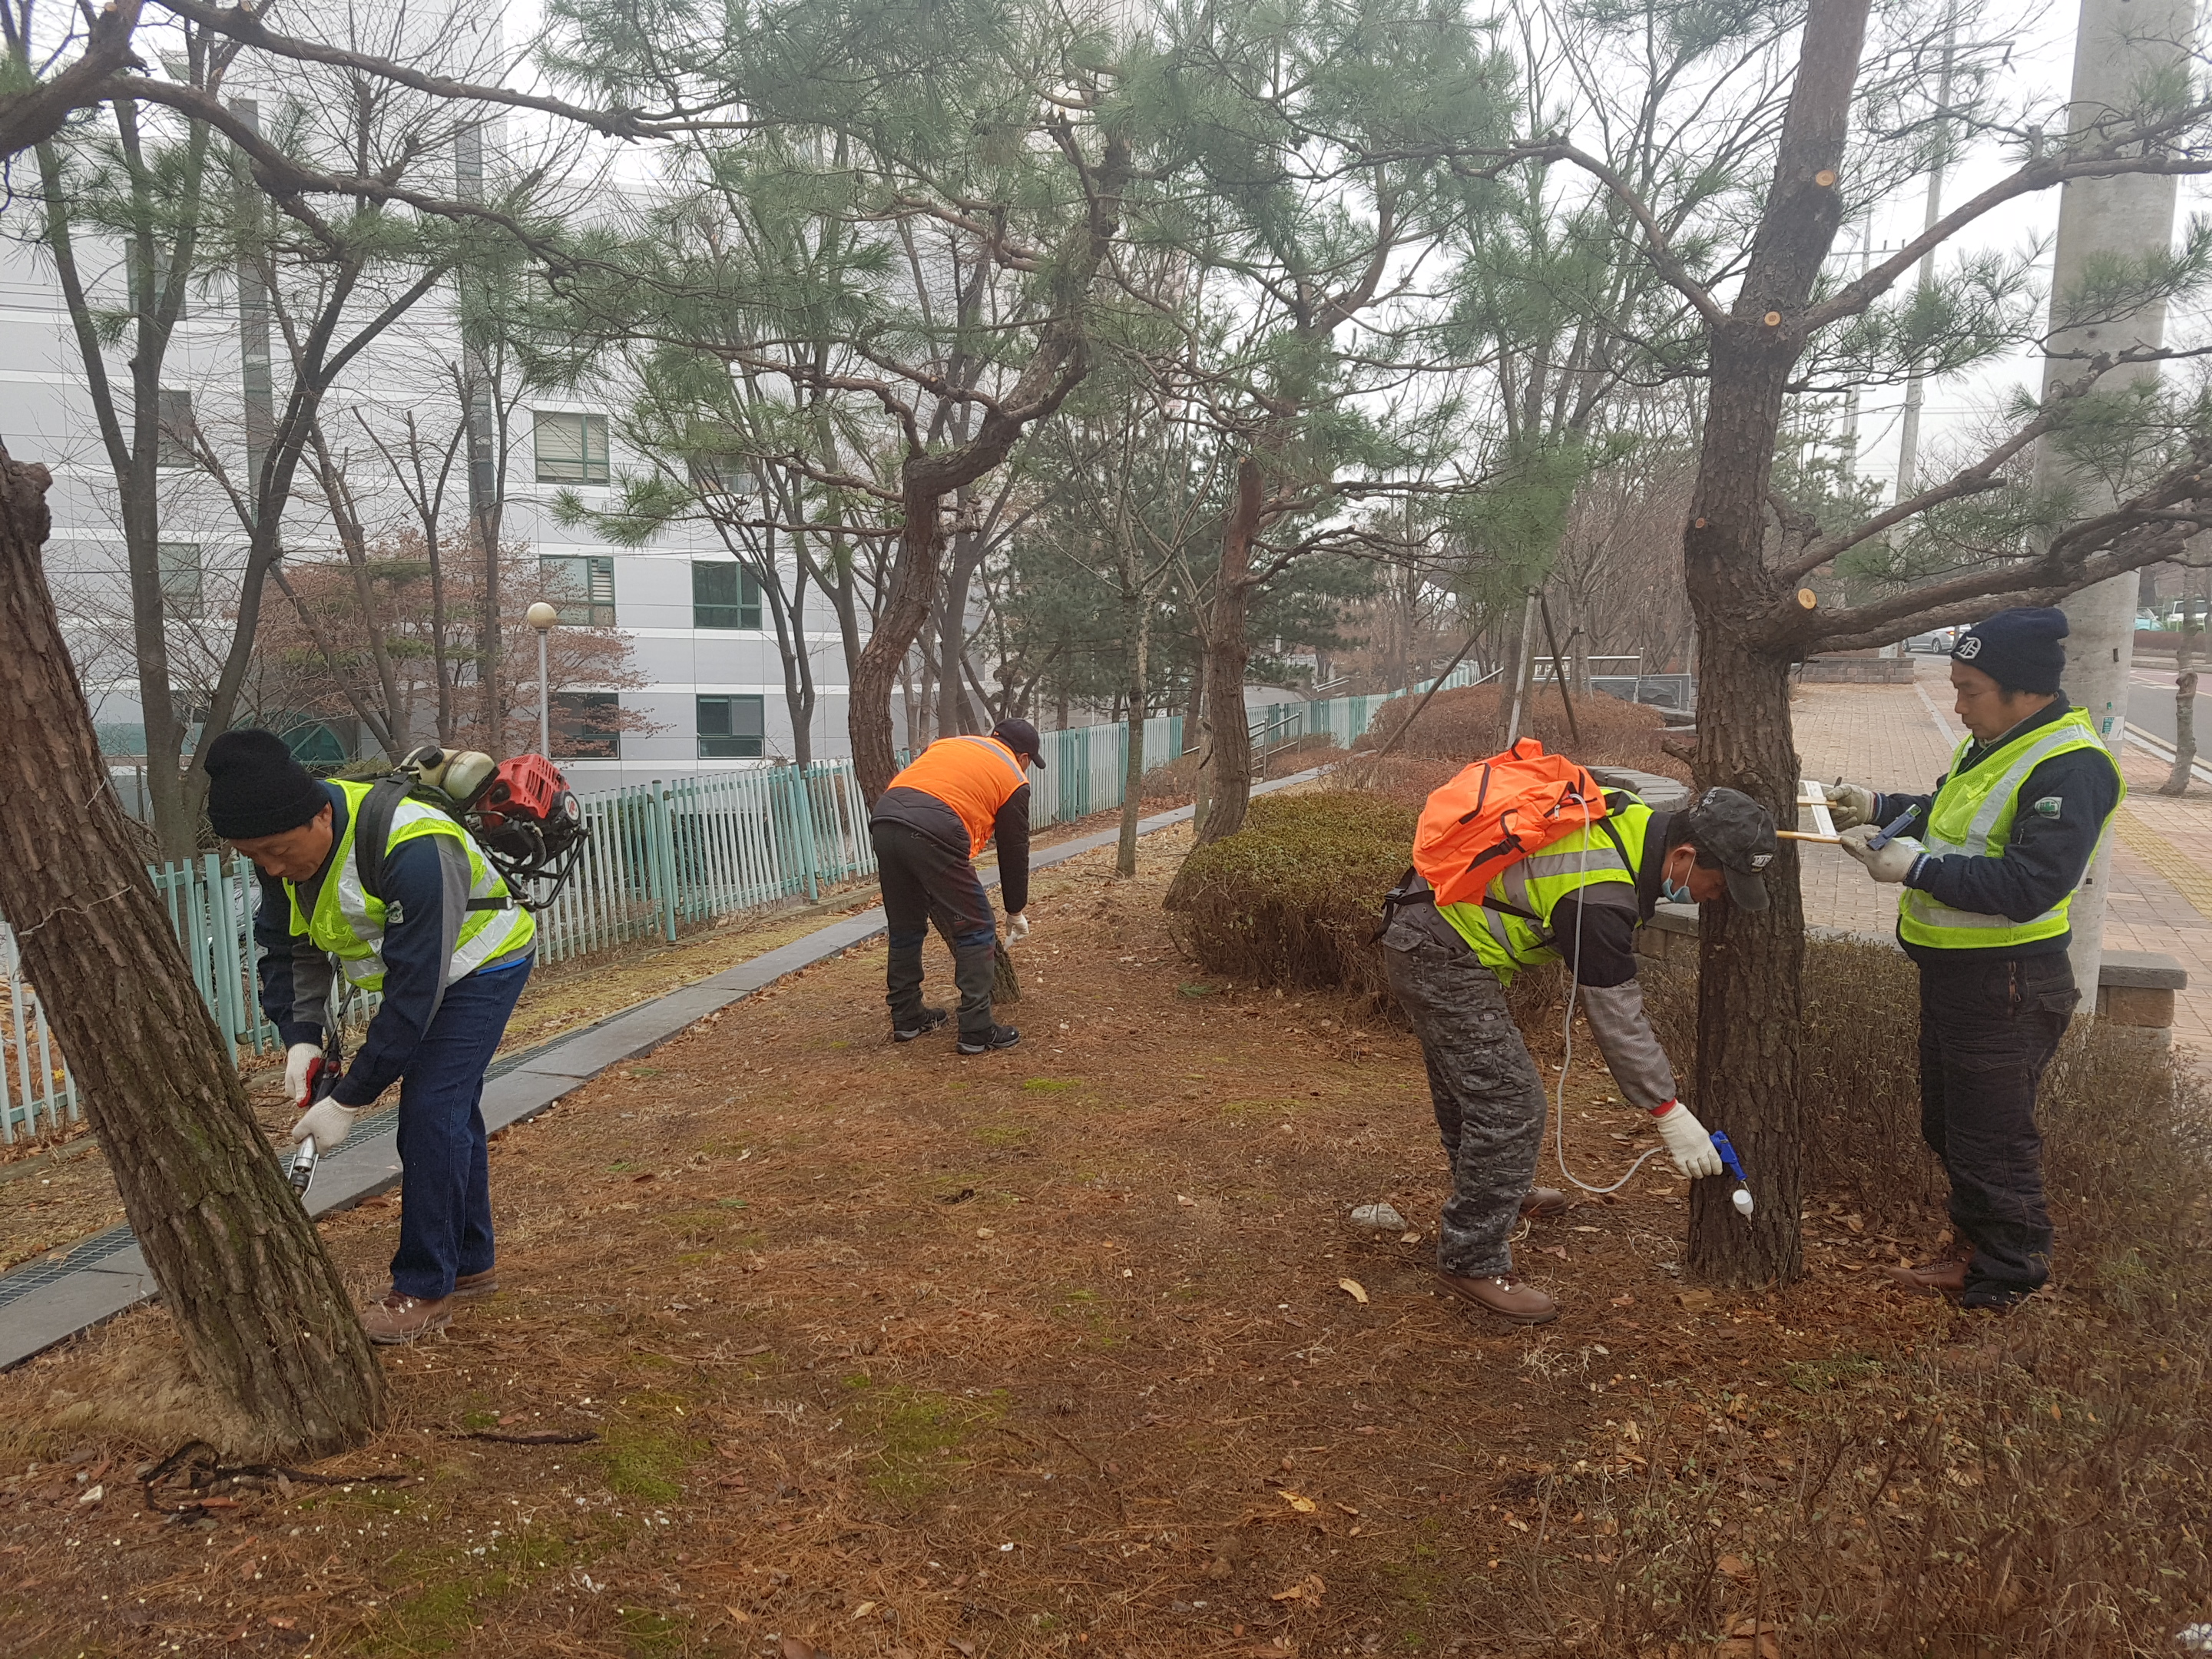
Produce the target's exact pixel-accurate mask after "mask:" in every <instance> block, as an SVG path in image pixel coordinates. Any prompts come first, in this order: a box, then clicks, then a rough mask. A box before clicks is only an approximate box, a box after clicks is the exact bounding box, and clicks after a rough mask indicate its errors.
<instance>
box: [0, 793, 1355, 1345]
mask: <svg viewBox="0 0 2212 1659" xmlns="http://www.w3.org/2000/svg"><path fill="white" fill-rule="evenodd" d="M1316 776H1318V773H1316V772H1310V771H1309V772H1299V773H1295V774H1293V775H1291V776H1289V777H1286V778H1276V779H1273V780H1271V781H1268V782H1266V783H1260V784H1255V785H1254V786H1253V789H1252V793H1254V794H1255V795H1262V794H1270V793H1273V792H1274V791H1276V790H1279V789H1287V788H1290V787H1292V786H1294V785H1297V784H1300V783H1305V782H1310V781H1312V780H1313V779H1314V778H1315V777H1316ZM1190 816H1191V809H1190V808H1189V807H1188V806H1182V807H1177V808H1176V810H1175V811H1170V812H1162V813H1158V814H1157V815H1155V816H1154V817H1148V818H1141V819H1139V821H1138V824H1137V829H1138V833H1139V834H1140V835H1151V834H1152V833H1153V832H1154V831H1156V830H1160V829H1167V828H1169V827H1170V826H1171V825H1174V824H1178V823H1188V822H1189V820H1190ZM1119 838H1120V831H1119V830H1118V829H1104V830H1101V831H1099V832H1097V834H1095V835H1089V836H1079V837H1077V838H1076V839H1075V840H1073V841H1067V842H1060V843H1059V844H1058V845H1056V846H1054V847H1050V848H1042V849H1040V850H1039V851H1038V852H1037V853H1036V854H1035V856H1034V857H1033V858H1032V859H1031V860H1030V863H1031V867H1032V868H1034V869H1039V870H1042V869H1048V868H1049V867H1051V866H1054V865H1056V864H1064V863H1066V862H1067V861H1068V860H1070V859H1076V858H1080V857H1081V856H1083V854H1085V853H1093V852H1097V850H1098V849H1099V848H1104V847H1111V846H1112V845H1114V843H1115V841H1117V840H1118V839H1119ZM981 873H982V878H983V880H984V882H985V884H987V885H990V884H996V882H997V881H998V878H999V877H998V872H997V871H996V870H994V869H991V868H988V867H986V868H985V869H984V870H983V871H982V872H981ZM883 931H884V913H883V911H882V910H881V909H879V908H878V909H872V910H866V911H864V912H862V913H861V914H860V915H854V916H848V917H846V918H845V919H844V920H842V921H835V922H832V923H830V924H829V926H828V927H821V928H817V930H816V931H815V932H813V933H809V934H807V935H806V936H805V938H804V939H794V940H793V941H792V942H791V943H790V944H788V945H781V946H779V947H778V948H776V949H775V950H773V951H766V952H764V953H763V954H762V955H760V956H757V957H753V958H752V959H751V960H750V961H749V962H741V963H738V965H737V966H736V967H734V968H731V969H726V970H724V971H723V972H721V973H719V974H716V975H713V976H712V977H711V978H708V979H703V980H701V981H699V982H698V983H696V984H695V985H689V986H686V987H684V989H682V990H680V991H672V992H671V993H669V994H667V995H665V996H662V997H657V998H655V999H654V1000H652V1001H650V1002H647V1003H641V1004H640V1005H639V1006H637V1007H635V1008H632V1009H629V1010H628V1011H626V1012H623V1013H620V1014H617V1015H615V1016H614V1017H613V1018H611V1019H607V1020H604V1021H602V1022H600V1023H599V1024H597V1025H593V1026H590V1027H587V1028H586V1029H585V1030H581V1031H579V1032H577V1033H576V1034H575V1035H574V1036H568V1037H565V1038H563V1039H562V1040H561V1041H560V1042H556V1043H552V1044H550V1045H549V1046H548V1047H546V1048H542V1049H540V1050H538V1052H536V1053H535V1054H530V1055H528V1056H526V1057H525V1058H524V1060H522V1061H521V1063H520V1064H519V1065H516V1066H513V1067H512V1068H510V1069H507V1070H505V1071H503V1072H501V1073H498V1074H497V1075H495V1076H494V1077H492V1078H491V1079H490V1080H489V1081H488V1082H487V1083H486V1084H485V1085H484V1093H483V1116H484V1127H485V1128H486V1129H487V1130H489V1131H490V1132H492V1133H497V1132H498V1131H500V1130H501V1129H504V1128H506V1127H507V1126H508V1125H509V1124H511V1123H519V1122H520V1121H523V1120H524V1119H526V1118H530V1117H534V1116H536V1115H538V1113H540V1112H542V1111H544V1109H546V1108H547V1107H549V1106H550V1105H552V1104H553V1103H555V1102H556V1101H558V1100H560V1099H561V1098H562V1097H563V1096H565V1095H568V1094H569V1093H571V1092H573V1091H575V1090H577V1089H579V1088H581V1087H582V1086H583V1085H585V1084H586V1083H587V1082H589V1081H590V1080H591V1079H593V1078H595V1077H598V1076H599V1074H600V1073H603V1072H605V1071H607V1070H609V1069H611V1067H613V1066H620V1065H623V1064H624V1063H626V1062H628V1061H629V1060H635V1059H637V1058H638V1057H639V1056H640V1055H642V1054H650V1053H651V1052H652V1051H653V1049H655V1048H659V1046H660V1045H661V1044H662V1043H664V1042H667V1041H668V1040H669V1039H670V1038H671V1037H673V1036H676V1035H678V1033H679V1032H681V1031H684V1030H687V1029H688V1028H690V1026H691V1025H693V1024H696V1023H697V1022H698V1021H700V1020H702V1019H704V1018H707V1017H708V1015H709V1014H713V1013H716V1012H720V1010H722V1009H724V1008H726V1007H728V1006H730V1005H731V1004H732V1003H734V1002H738V1001H742V1000H744V998H746V997H748V996H750V995H751V994H753V993H754V992H756V991H760V990H764V989H765V988H767V987H769V986H770V985H773V984H774V983H775V981H778V980H780V979H782V978H783V977H785V976H786V975H790V974H794V973H797V972H798V971H799V969H802V968H808V967H811V966H812V965H813V964H814V963H817V962H826V961H827V960H829V958H830V957H834V956H836V955H837V954H838V953H839V952H840V951H848V950H850V949H851V948H852V947H853V946H854V945H865V944H866V943H868V942H869V941H870V940H872V939H875V938H876V937H877V936H878V935H879V934H880V933H882V932H883ZM398 1184H399V1149H398V1113H397V1109H396V1108H386V1109H384V1110H381V1111H379V1112H376V1113H374V1115H369V1116H366V1117H364V1118H362V1120H361V1121H360V1123H359V1125H358V1126H357V1127H356V1128H355V1130H354V1132H353V1133H352V1134H351V1135H349V1137H347V1139H346V1144H345V1145H344V1146H341V1147H340V1148H339V1149H338V1150H337V1152H333V1153H331V1155H330V1156H329V1157H327V1158H325V1159H324V1160H323V1162H322V1164H321V1166H320V1167H319V1169H318V1170H316V1171H315V1181H314V1185H313V1188H311V1189H310V1190H309V1192H308V1195H307V1208H308V1210H309V1212H310V1213H312V1214H314V1215H317V1216H323V1215H328V1214H330V1213H331V1212H334V1211H337V1210H345V1209H350V1208H351V1207H352V1206H355V1205H356V1204H358V1203H360V1202H361V1201H362V1200H363V1199H365V1198H369V1197H372V1196H374V1194H378V1193H381V1192H386V1191H388V1190H389V1189H391V1188H393V1187H396V1186H398ZM159 1293H160V1291H159V1286H157V1285H155V1282H154V1276H153V1274H152V1273H151V1272H150V1271H149V1269H148V1267H147V1266H146V1258H145V1256H144V1255H143V1254H142V1253H141V1252H140V1250H139V1249H138V1245H137V1241H136V1240H135V1239H134V1238H133V1237H132V1236H131V1230H130V1228H128V1227H127V1226H125V1227H113V1228H111V1229H109V1230H108V1231H106V1232H104V1233H99V1234H95V1235H94V1237H90V1238H88V1239H85V1240H82V1242H80V1243H77V1244H76V1245H75V1246H73V1247H71V1248H70V1249H68V1250H67V1251H65V1252H63V1253H61V1254H59V1255H54V1254H49V1255H46V1256H42V1257H40V1259H39V1260H38V1261H32V1262H28V1263H26V1264H25V1265H24V1266H22V1267H18V1268H17V1269H16V1270H15V1272H13V1273H9V1274H7V1275H6V1276H4V1277H0V1370H6V1369H7V1368H9V1366H13V1365H18V1364H21V1363H22V1362H23V1361H24V1360H26V1359H28V1358H31V1356H32V1355H33V1354H36V1353H38V1352H41V1351H43V1350H44V1349H46V1348H49V1347H52V1346H53V1345H54V1344H55V1343H57V1342H61V1341H64V1340H67V1339H69V1338H70V1337H72V1336H74V1335H76V1334H77V1333H78V1332H80V1331H82V1330H87V1329H89V1328H91V1327H92V1326H94V1325H96V1324H99V1323H100V1322H102V1321H103V1320H108V1319H112V1318H113V1317H114V1316H116V1315H118V1314H119V1313H123V1312H125V1311H126V1310H129V1309H131V1308H134V1307H137V1305H138V1304H140V1303H142V1302H148V1301H150V1300H152V1299H153V1298H154V1297H155V1296H157V1295H158V1294H159Z"/></svg>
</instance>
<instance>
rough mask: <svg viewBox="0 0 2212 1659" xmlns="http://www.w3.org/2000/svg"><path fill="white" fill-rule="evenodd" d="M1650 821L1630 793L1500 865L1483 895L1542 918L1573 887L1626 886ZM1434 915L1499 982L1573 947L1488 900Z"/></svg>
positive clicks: (1441, 906)
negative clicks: (1619, 804) (1537, 849)
mask: <svg viewBox="0 0 2212 1659" xmlns="http://www.w3.org/2000/svg"><path fill="white" fill-rule="evenodd" d="M1650 822H1651V809H1650V807H1648V806H1646V805H1644V803H1643V802H1642V801H1640V800H1636V799H1631V800H1630V803H1629V805H1627V806H1626V808H1625V809H1624V810H1622V811H1619V812H1615V813H1613V815H1612V816H1611V817H1609V818H1607V819H1606V820H1604V821H1603V822H1602V823H1594V824H1591V825H1589V827H1588V828H1586V829H1577V830H1576V831H1575V832H1574V833H1573V834H1572V835H1571V836H1562V837H1561V838H1560V839H1559V840H1558V841H1555V842H1553V843H1552V844H1551V845H1550V846H1549V847H1547V848H1545V849H1544V850H1543V851H1542V852H1541V853H1537V854H1532V855H1531V856H1530V857H1528V858H1525V859H1522V860H1518V861H1517V862H1516V863H1513V864H1509V865H1507V866H1505V868H1504V870H1503V871H1501V872H1499V873H1498V877H1497V878H1496V879H1494V880H1493V881H1492V883H1491V884H1490V886H1489V888H1488V890H1487V895H1486V896H1489V897H1491V898H1493V899H1498V900H1502V901H1504V902H1505V903H1507V904H1510V905H1511V906H1513V907H1514V908H1515V909H1516V910H1526V911H1527V912H1528V915H1531V916H1534V917H1537V918H1539V919H1540V921H1542V920H1548V919H1549V918H1550V916H1551V914H1552V911H1553V908H1556V907H1557V906H1558V904H1559V901H1560V900H1562V899H1564V898H1565V897H1566V896H1568V895H1569V894H1570V893H1572V892H1573V891H1575V890H1576V889H1577V888H1580V887H1590V886H1595V885H1596V884H1598V883H1600V882H1626V883H1627V884H1629V885H1630V886H1631V887H1634V886H1635V884H1636V877H1637V866H1636V865H1635V863H1634V860H1638V859H1640V858H1642V857H1643V853H1644V828H1645V826H1646V825H1647V824H1649V823H1650ZM1607 823H1610V824H1611V825H1612V826H1613V833H1614V834H1616V835H1618V836H1620V842H1621V845H1622V846H1623V847H1626V848H1628V853H1629V857H1628V860H1626V861H1625V860H1623V859H1622V858H1621V856H1620V851H1619V849H1618V848H1615V847H1614V846H1613V836H1611V835H1607V833H1606V829H1605V825H1606V824H1607ZM1437 915H1440V916H1442V917H1443V919H1444V920H1445V921H1449V923H1451V925H1452V926H1453V927H1455V928H1456V929H1457V930H1458V932H1459V936H1460V937H1461V938H1462V939H1465V940H1466V941H1467V943H1468V949H1469V950H1471V951H1474V954H1475V955H1476V956H1477V957H1480V958H1481V960H1482V963H1483V966H1485V967H1486V968H1488V969H1490V970H1491V971H1492V973H1494V974H1496V975H1498V979H1499V980H1500V981H1502V982H1504V983H1505V984H1509V985H1510V984H1511V983H1512V982H1513V976H1514V975H1516V974H1517V973H1519V972H1520V971H1521V970H1522V969H1523V968H1533V967H1534V966H1536V965H1537V964H1538V963H1546V962H1558V961H1559V960H1560V959H1561V958H1562V957H1564V956H1565V954H1566V952H1567V951H1571V950H1572V949H1573V948H1574V941H1573V940H1571V939H1569V940H1567V941H1566V942H1565V945H1564V946H1562V945H1560V944H1559V942H1558V941H1556V940H1554V939H1553V938H1552V936H1551V935H1550V934H1549V933H1547V932H1546V931H1544V929H1543V928H1542V927H1540V926H1539V925H1538V922H1536V921H1529V920H1528V917H1525V916H1516V915H1512V914H1511V913H1510V912H1508V911H1504V910H1496V909H1492V908H1490V907H1489V906H1488V905H1485V904H1439V905H1438V906H1437Z"/></svg>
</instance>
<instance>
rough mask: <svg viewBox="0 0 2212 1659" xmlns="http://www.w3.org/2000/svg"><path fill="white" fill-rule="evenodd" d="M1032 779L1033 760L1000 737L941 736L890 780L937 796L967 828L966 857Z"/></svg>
mask: <svg viewBox="0 0 2212 1659" xmlns="http://www.w3.org/2000/svg"><path fill="white" fill-rule="evenodd" d="M1029 781H1030V769H1029V763H1027V762H1025V761H1024V760H1023V759H1022V757H1020V756H1019V755H1017V754H1016V753H1015V752H1014V751H1013V750H1011V749H1009V748H1007V747H1006V744H1003V743H1000V741H999V740H998V739H997V738H974V737H959V738H939V739H938V740H937V741H936V742H935V743H933V744H930V745H929V747H928V748H927V749H925V750H922V751H921V753H920V754H919V755H916V756H915V757H914V763H913V764H912V765H910V766H908V768H907V769H906V770H905V771H903V772H902V773H900V774H899V775H897V776H896V777H895V778H893V779H892V780H891V781H890V787H892V788H894V789H919V790H921V793H923V794H925V795H934V796H936V797H937V799H939V800H941V801H943V802H944V803H945V805H947V806H949V807H951V809H952V810H953V811H955V812H957V813H958V814H959V815H960V822H961V823H963V824H965V825H967V827H968V843H969V845H968V855H969V857H970V858H973V857H974V856H975V854H978V853H980V852H981V851H982V850H983V848H985V847H986V846H987V844H988V843H989V842H990V839H991V829H992V825H993V824H994V823H995V822H996V820H997V818H998V816H999V809H1000V807H1001V806H1004V805H1006V803H1007V802H1008V801H1010V800H1012V799H1013V797H1014V792H1015V791H1016V790H1017V789H1021V788H1024V787H1027V785H1028V783H1029Z"/></svg>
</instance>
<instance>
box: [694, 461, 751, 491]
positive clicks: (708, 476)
mask: <svg viewBox="0 0 2212 1659" xmlns="http://www.w3.org/2000/svg"><path fill="white" fill-rule="evenodd" d="M688 465H689V466H690V471H691V488H692V489H696V490H697V491H698V492H699V493H700V494H701V495H731V496H735V497H736V498H737V499H738V501H750V500H751V499H752V498H753V495H754V493H755V491H754V486H753V475H752V469H751V468H750V467H749V466H748V465H745V459H744V456H742V455H694V456H692V457H691V458H690V461H689V463H688Z"/></svg>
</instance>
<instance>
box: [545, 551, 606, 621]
mask: <svg viewBox="0 0 2212 1659" xmlns="http://www.w3.org/2000/svg"><path fill="white" fill-rule="evenodd" d="M538 576H539V579H540V580H542V581H543V582H544V586H545V597H546V598H547V599H550V600H551V601H552V602H553V605H554V608H555V609H556V610H557V611H560V613H561V620H562V622H564V623H567V624H568V626H569V627H571V628H612V627H613V626H614V625H615V562H614V560H613V559H612V558H611V557H608V556H605V555H602V554H594V555H589V556H574V555H566V554H563V555H559V556H555V555H550V554H549V555H547V556H545V557H544V558H541V559H539V560H538Z"/></svg>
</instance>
